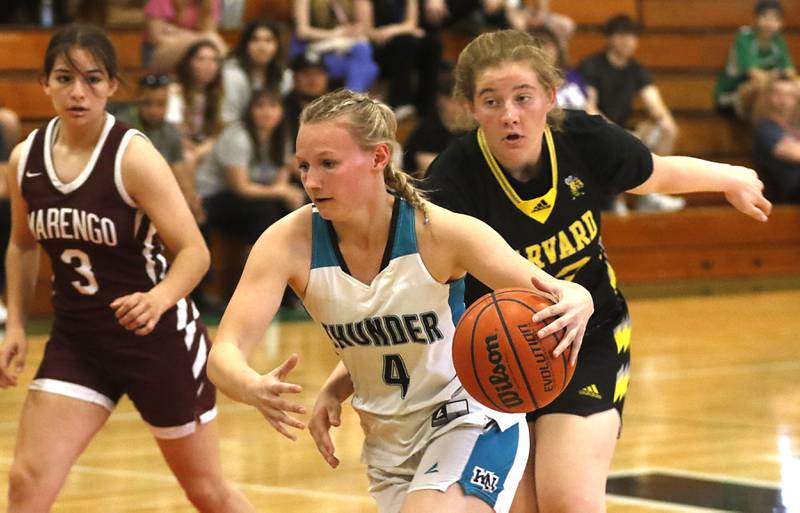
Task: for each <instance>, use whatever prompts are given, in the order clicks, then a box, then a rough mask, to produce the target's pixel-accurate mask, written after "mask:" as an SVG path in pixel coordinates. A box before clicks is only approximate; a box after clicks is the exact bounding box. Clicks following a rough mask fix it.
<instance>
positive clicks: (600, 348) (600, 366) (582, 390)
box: [527, 310, 631, 422]
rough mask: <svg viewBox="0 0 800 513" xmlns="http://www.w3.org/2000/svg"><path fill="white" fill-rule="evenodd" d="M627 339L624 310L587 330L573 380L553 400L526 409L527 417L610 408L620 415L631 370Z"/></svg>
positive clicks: (628, 330) (628, 324) (584, 413)
mask: <svg viewBox="0 0 800 513" xmlns="http://www.w3.org/2000/svg"><path fill="white" fill-rule="evenodd" d="M630 340H631V320H630V317H629V315H628V312H627V310H626V311H625V313H624V315H623V316H622V319H621V320H620V321H618V322H608V323H604V324H601V325H599V326H597V327H596V328H595V329H593V330H592V331H591V332H589V333H587V334H586V335H585V336H584V338H583V345H582V346H581V350H580V353H578V365H577V366H576V367H575V374H574V375H573V376H572V381H570V382H569V385H567V388H566V389H565V390H564V391H563V392H562V393H561V395H559V396H558V397H557V398H556V399H555V400H554V401H553V402H552V403H550V404H548V405H547V406H545V407H544V408H539V409H537V410H535V411H532V412H529V413H528V415H527V417H528V421H529V422H532V421H535V420H536V419H538V418H539V417H541V416H542V415H547V414H548V413H571V414H573V415H580V416H582V417H588V416H589V415H592V414H593V413H599V412H602V411H606V410H610V409H612V408H614V409H616V410H617V411H618V412H619V415H620V417H622V407H623V406H624V404H625V394H626V392H627V391H628V379H629V373H630V360H631V353H630V347H629V346H630Z"/></svg>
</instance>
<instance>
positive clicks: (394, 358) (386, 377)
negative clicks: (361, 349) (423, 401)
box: [383, 354, 411, 399]
mask: <svg viewBox="0 0 800 513" xmlns="http://www.w3.org/2000/svg"><path fill="white" fill-rule="evenodd" d="M383 382H384V383H386V384H387V385H394V386H399V387H400V399H405V398H406V392H408V385H409V383H411V378H410V377H409V375H408V371H407V370H406V364H405V363H404V362H403V357H402V356H400V355H399V354H385V355H383Z"/></svg>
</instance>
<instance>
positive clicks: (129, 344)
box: [30, 300, 217, 439]
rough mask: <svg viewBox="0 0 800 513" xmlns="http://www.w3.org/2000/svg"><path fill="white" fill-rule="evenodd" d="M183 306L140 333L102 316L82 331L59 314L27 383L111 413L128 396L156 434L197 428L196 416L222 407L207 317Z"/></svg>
mask: <svg viewBox="0 0 800 513" xmlns="http://www.w3.org/2000/svg"><path fill="white" fill-rule="evenodd" d="M187 304H188V308H187ZM178 306H179V308H180V307H181V306H183V307H184V308H187V309H188V310H190V313H189V315H188V317H187V315H177V316H176V315H175V314H174V310H173V312H172V315H167V314H165V316H164V317H162V319H161V320H160V321H159V326H158V327H157V329H156V330H155V331H154V332H153V333H151V334H150V335H147V336H143V337H140V336H137V335H134V334H132V333H130V332H127V331H125V330H123V329H122V328H121V327H119V325H116V326H112V325H110V324H109V323H102V322H101V323H97V324H95V325H93V326H92V327H91V328H92V329H86V328H83V329H81V328H80V327H77V326H76V325H75V324H74V323H68V322H59V320H58V319H56V322H55V323H54V326H53V332H52V333H51V335H50V340H49V341H48V342H47V346H46V347H45V352H44V357H43V359H42V363H41V365H40V366H39V370H38V371H37V373H36V376H35V377H34V380H33V382H32V383H31V385H30V389H31V390H38V391H44V392H50V393H54V394H60V395H65V396H68V397H73V398H75V399H80V400H84V401H88V402H92V403H95V404H98V405H100V406H102V407H104V408H106V409H108V410H109V411H111V410H113V409H114V407H115V406H116V404H117V402H118V401H119V399H120V397H121V396H122V394H128V397H130V399H131V401H132V402H133V403H134V405H135V406H136V409H137V410H139V413H140V415H141V416H142V418H143V419H144V421H145V422H147V423H148V424H149V425H150V427H151V430H152V431H153V434H154V435H155V436H156V437H157V438H164V439H171V438H181V437H183V436H187V435H190V434H192V433H194V431H195V429H196V427H197V423H198V422H199V423H205V422H209V421H211V420H213V419H214V418H215V417H216V413H217V412H216V391H215V388H214V385H213V384H212V383H211V382H210V381H209V380H208V377H207V376H206V360H207V357H208V352H209V351H210V342H209V338H208V334H207V333H206V328H205V326H204V325H203V323H202V321H201V320H200V319H199V318H198V317H197V316H196V315H192V314H191V310H194V312H196V309H195V308H194V307H193V305H192V304H191V302H188V301H185V300H184V304H183V305H181V304H179V305H178ZM181 319H182V320H181ZM98 324H99V325H98ZM165 324H166V326H165ZM173 328H174V329H173Z"/></svg>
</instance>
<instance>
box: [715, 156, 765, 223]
mask: <svg viewBox="0 0 800 513" xmlns="http://www.w3.org/2000/svg"><path fill="white" fill-rule="evenodd" d="M728 167H730V170H728V172H729V173H730V175H731V179H732V184H731V187H730V188H729V189H728V190H727V191H726V192H725V198H726V199H727V200H728V202H729V203H730V204H731V205H733V206H734V207H736V209H737V210H739V211H740V212H742V213H743V214H747V215H748V216H750V217H752V218H753V219H756V220H758V221H762V222H763V221H766V220H767V217H768V216H769V213H770V212H771V211H772V203H770V202H769V201H768V200H767V198H765V197H764V184H763V183H762V182H761V180H760V179H759V178H758V175H757V174H756V172H755V171H753V170H752V169H749V168H746V167H742V166H728Z"/></svg>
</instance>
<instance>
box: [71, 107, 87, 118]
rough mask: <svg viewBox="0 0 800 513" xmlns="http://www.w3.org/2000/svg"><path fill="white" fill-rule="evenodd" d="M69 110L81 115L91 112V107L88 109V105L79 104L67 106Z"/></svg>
mask: <svg viewBox="0 0 800 513" xmlns="http://www.w3.org/2000/svg"><path fill="white" fill-rule="evenodd" d="M67 112H69V113H70V114H74V115H78V116H79V115H82V114H85V113H87V112H89V109H87V108H86V107H78V106H75V107H67Z"/></svg>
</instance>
